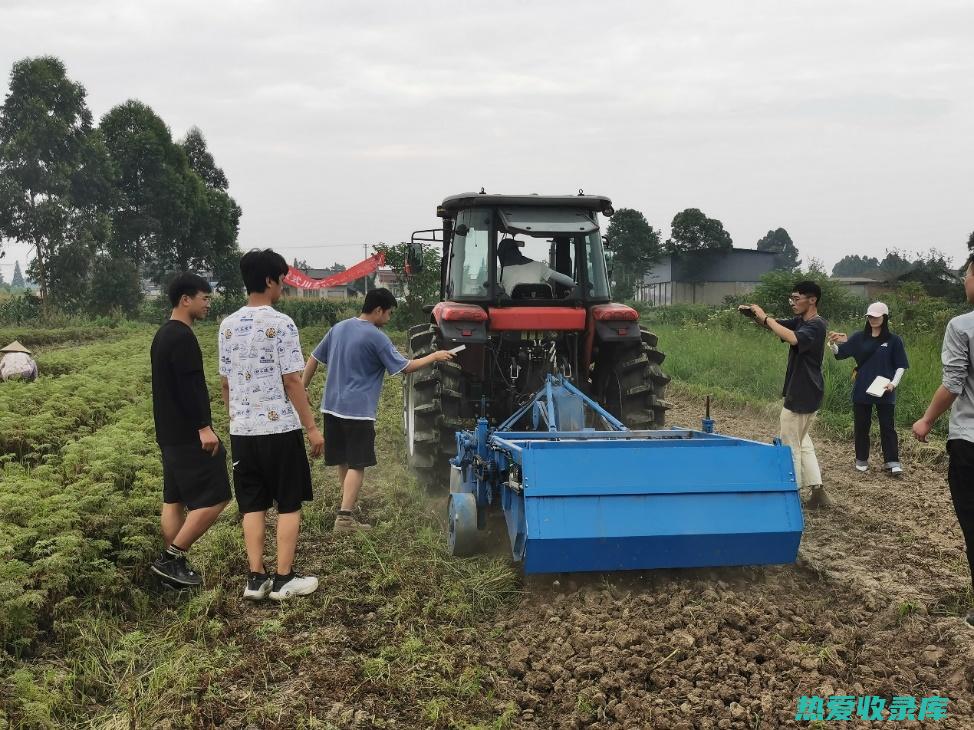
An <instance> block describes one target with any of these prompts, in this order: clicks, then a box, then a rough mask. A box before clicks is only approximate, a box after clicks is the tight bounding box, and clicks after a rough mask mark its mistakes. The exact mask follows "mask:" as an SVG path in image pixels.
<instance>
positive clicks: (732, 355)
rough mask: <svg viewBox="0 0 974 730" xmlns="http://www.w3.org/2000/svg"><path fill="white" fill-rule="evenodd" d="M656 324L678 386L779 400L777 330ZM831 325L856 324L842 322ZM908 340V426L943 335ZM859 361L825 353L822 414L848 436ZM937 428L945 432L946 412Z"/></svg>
mask: <svg viewBox="0 0 974 730" xmlns="http://www.w3.org/2000/svg"><path fill="white" fill-rule="evenodd" d="M650 328H651V329H652V330H653V331H654V332H655V333H656V334H657V335H659V341H660V349H662V350H663V351H664V352H665V353H666V362H665V363H664V365H663V369H664V370H665V371H666V372H667V373H668V374H669V375H670V376H672V377H673V378H674V379H676V380H677V381H680V382H679V383H678V384H677V387H678V388H684V389H685V392H688V393H690V394H692V395H695V396H697V395H706V394H708V393H710V394H714V395H715V396H717V397H718V399H719V400H720V401H721V402H724V403H729V404H733V405H737V406H756V407H765V406H767V404H777V405H778V406H779V407H780V398H781V387H782V384H783V382H784V376H785V367H786V364H787V359H788V347H787V345H786V344H784V343H782V342H781V341H779V340H778V339H777V338H776V337H774V336H773V335H771V334H770V333H768V332H765V331H762V330H759V329H757V328H756V327H755V328H753V329H751V328H734V329H727V328H723V327H719V326H717V325H708V324H687V325H681V326H677V325H672V324H652V325H650ZM830 329H839V330H841V331H846V332H848V331H851V330H850V329H848V328H842V327H839V326H837V325H836V326H832V325H830ZM904 344H905V345H906V351H907V356H908V358H909V361H910V369H909V370H907V372H906V374H905V375H904V376H903V381H902V382H901V384H900V386H899V388H898V389H897V392H896V398H897V403H896V425H897V427H898V428H899V429H900V430H902V431H908V430H909V428H910V427H911V426H912V425H913V422H914V421H916V420H917V419H918V418H919V417H920V416H922V415H923V412H924V411H925V410H926V407H927V404H928V403H929V401H930V397H931V396H932V395H933V393H934V391H935V390H936V389H937V386H939V385H940V380H941V369H940V337H939V335H936V336H935V335H933V334H924V335H917V336H911V337H904ZM853 364H854V363H853V362H852V361H851V360H841V361H840V360H836V359H835V358H834V357H833V356H832V353H831V352H829V351H826V353H825V362H824V375H825V399H824V401H823V403H822V407H821V409H820V410H819V412H818V421H819V422H820V423H821V424H823V425H824V426H825V427H826V428H827V429H829V430H830V431H832V432H834V433H836V434H839V435H842V436H849V435H851V434H852V380H851V373H852V367H853ZM874 420H875V417H874ZM874 429H878V426H874ZM933 433H934V435H935V436H937V437H938V438H940V439H944V438H946V434H947V418H946V417H944V418H941V419H940V421H939V422H938V423H937V425H936V427H935V428H934V432H933Z"/></svg>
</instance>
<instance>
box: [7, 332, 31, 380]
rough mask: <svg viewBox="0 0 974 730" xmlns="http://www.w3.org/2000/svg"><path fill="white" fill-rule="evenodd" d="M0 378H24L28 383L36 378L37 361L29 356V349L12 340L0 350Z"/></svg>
mask: <svg viewBox="0 0 974 730" xmlns="http://www.w3.org/2000/svg"><path fill="white" fill-rule="evenodd" d="M0 353H2V354H3V358H2V359H0V380H26V381H27V382H28V383H30V382H33V381H34V380H36V379H37V363H36V362H34V358H32V357H31V351H30V350H28V349H27V348H26V347H24V346H23V345H21V344H20V343H19V342H17V340H14V341H13V342H11V343H10V344H9V345H7V346H6V347H5V348H3V349H2V350H0Z"/></svg>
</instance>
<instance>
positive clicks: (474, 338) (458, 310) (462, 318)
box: [432, 302, 487, 345]
mask: <svg viewBox="0 0 974 730" xmlns="http://www.w3.org/2000/svg"><path fill="white" fill-rule="evenodd" d="M432 314H433V320H434V322H435V323H436V326H437V327H439V329H440V336H441V337H442V338H443V340H444V341H446V342H450V343H456V344H468V345H483V344H484V343H486V342H487V312H485V311H484V309H483V307H478V306H477V305H476V304H463V303H461V302H438V303H437V304H436V306H434V307H433V312H432Z"/></svg>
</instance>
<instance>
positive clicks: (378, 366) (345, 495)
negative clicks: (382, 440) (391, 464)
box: [303, 289, 453, 532]
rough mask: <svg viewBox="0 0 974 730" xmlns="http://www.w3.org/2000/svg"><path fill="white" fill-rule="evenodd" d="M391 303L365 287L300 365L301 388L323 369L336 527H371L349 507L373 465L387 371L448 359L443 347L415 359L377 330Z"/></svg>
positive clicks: (384, 294)
mask: <svg viewBox="0 0 974 730" xmlns="http://www.w3.org/2000/svg"><path fill="white" fill-rule="evenodd" d="M395 306H396V298H395V297H394V296H393V295H392V292H390V291H389V290H388V289H373V290H372V291H370V292H369V293H368V294H366V295H365V302H364V303H363V304H362V313H361V314H360V315H359V316H358V317H353V318H352V319H346V320H343V321H341V322H339V323H338V324H336V325H335V326H334V327H332V328H331V329H330V330H328V333H327V334H326V335H325V338H324V339H323V340H322V341H321V342H320V343H319V344H318V347H316V348H315V350H314V352H313V353H312V354H311V357H310V358H308V363H307V365H305V368H304V378H303V379H304V387H305V388H307V387H308V385H309V384H310V383H311V378H313V377H314V374H315V371H317V369H318V364H319V363H321V364H322V365H324V366H326V367H327V368H328V379H327V381H326V382H325V392H324V395H323V396H322V399H321V412H322V414H324V422H325V465H326V466H337V467H338V482H339V484H340V485H341V487H342V503H341V507H340V508H339V510H338V516H337V517H336V518H335V531H336V532H354V531H355V530H369V529H371V525H367V524H365V523H362V522H359V521H358V520H356V519H355V517H354V516H353V514H352V510H354V509H355V504H356V502H357V501H358V493H359V490H360V489H361V488H362V482H363V480H364V478H365V468H366V467H368V466H374V465H375V464H376V458H375V416H376V411H377V410H378V407H379V395H380V393H381V392H382V380H383V378H384V377H385V375H386V373H388V374H389V375H405V374H406V373H411V372H413V371H415V370H419V369H420V368H424V367H426V366H427V365H432V364H433V363H435V362H443V361H444V360H452V359H453V353H452V352H449V351H447V350H438V351H436V352H431V353H430V354H429V355H427V356H426V357H420V358H417V359H415V360H407V359H406V358H405V357H403V356H402V355H401V354H400V353H399V351H398V350H396V348H395V345H393V344H392V340H390V339H389V337H388V336H387V335H386V334H385V333H384V332H382V330H381V328H382V327H385V325H386V324H388V323H389V318H390V317H391V316H392V310H393V308H394V307H395Z"/></svg>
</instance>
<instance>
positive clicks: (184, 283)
mask: <svg viewBox="0 0 974 730" xmlns="http://www.w3.org/2000/svg"><path fill="white" fill-rule="evenodd" d="M200 292H203V293H204V294H211V293H213V289H212V288H210V282H208V281H207V280H206V279H204V278H203V277H202V276H200V275H199V274H194V273H193V272H191V271H184V272H183V273H181V274H177V275H176V278H175V279H173V280H172V281H171V282H169V301H170V303H172V305H173V306H174V307H176V306H179V300H180V299H182V298H183V296H187V297H190V298H192V297H195V296H196V295H197V294H199V293H200Z"/></svg>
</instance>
